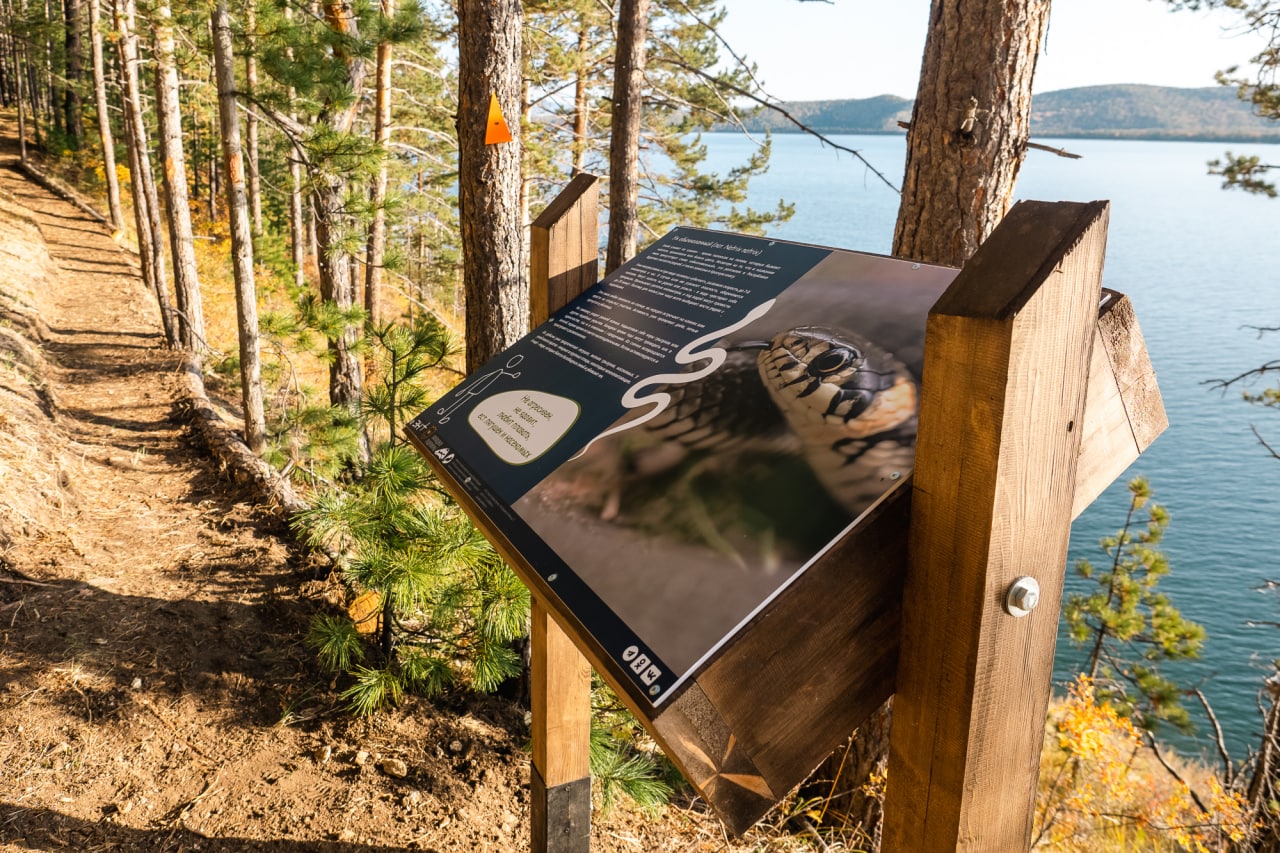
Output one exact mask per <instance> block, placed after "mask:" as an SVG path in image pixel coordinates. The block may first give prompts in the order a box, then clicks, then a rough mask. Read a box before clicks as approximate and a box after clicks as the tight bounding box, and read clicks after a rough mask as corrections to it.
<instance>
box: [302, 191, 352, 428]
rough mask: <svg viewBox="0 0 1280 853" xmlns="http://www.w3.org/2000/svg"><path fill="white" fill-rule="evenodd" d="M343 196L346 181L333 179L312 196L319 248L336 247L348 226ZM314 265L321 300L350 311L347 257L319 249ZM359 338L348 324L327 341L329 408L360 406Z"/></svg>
mask: <svg viewBox="0 0 1280 853" xmlns="http://www.w3.org/2000/svg"><path fill="white" fill-rule="evenodd" d="M345 193H346V183H345V181H341V180H336V181H332V182H331V183H330V184H329V186H327V187H325V188H323V189H321V190H317V191H316V192H315V193H313V194H312V196H311V206H312V208H313V209H314V211H315V221H316V240H317V242H318V243H319V245H320V246H321V247H324V246H333V245H336V244H337V243H338V241H339V240H340V239H341V233H342V231H343V230H344V226H345V225H346V224H347V223H346V218H347V213H346V199H345V198H344V196H345ZM316 262H317V265H318V266H319V269H320V296H321V298H322V299H324V300H325V301H327V302H332V303H333V304H334V306H335V307H336V308H337V309H338V310H339V311H349V310H350V309H351V308H353V307H354V306H355V305H356V304H357V303H356V285H355V280H354V278H353V276H352V274H351V263H350V255H347V254H345V253H336V254H335V253H334V252H329V251H325V250H324V249H323V248H321V250H320V252H319V254H318V255H317V256H316ZM358 335H359V329H358V328H357V327H356V326H354V325H347V326H346V327H345V328H344V329H343V330H342V332H341V333H340V335H339V336H338V337H337V339H335V340H332V341H330V342H329V351H330V358H331V360H330V362H329V402H330V403H331V404H332V405H335V406H345V407H348V408H354V407H355V406H357V405H359V403H360V395H361V391H362V387H363V380H362V377H361V372H360V360H359V359H358V358H356V356H355V352H354V349H355V344H356V341H357V338H358Z"/></svg>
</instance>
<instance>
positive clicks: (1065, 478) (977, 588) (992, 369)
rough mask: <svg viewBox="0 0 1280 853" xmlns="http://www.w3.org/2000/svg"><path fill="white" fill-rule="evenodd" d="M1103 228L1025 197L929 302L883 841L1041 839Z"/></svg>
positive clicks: (1084, 210) (1096, 217)
mask: <svg viewBox="0 0 1280 853" xmlns="http://www.w3.org/2000/svg"><path fill="white" fill-rule="evenodd" d="M1106 234H1107V204H1106V203H1105V202H1094V203H1091V204H1067V203H1058V204H1045V203H1037V202H1028V203H1023V204H1020V205H1018V206H1017V207H1015V208H1014V209H1013V210H1012V211H1011V212H1010V214H1009V215H1008V217H1007V218H1006V219H1005V220H1004V222H1003V223H1002V224H1001V225H1000V226H999V228H998V229H997V230H996V231H995V232H994V233H993V234H992V236H991V238H990V239H988V241H987V242H986V243H985V244H984V245H983V246H982V248H981V249H980V250H979V251H978V253H977V254H976V255H975V256H974V258H973V259H972V260H971V261H970V262H969V263H967V264H966V265H965V267H964V268H963V269H962V270H961V272H960V274H959V276H957V278H956V280H955V281H954V282H953V284H952V285H951V287H950V288H949V289H948V290H947V292H946V293H945V294H944V295H943V297H942V298H941V299H940V300H939V301H938V303H937V304H936V305H935V306H934V308H933V310H932V311H931V312H930V314H929V320H928V325H927V330H926V334H925V366H924V376H925V381H924V384H923V395H922V398H921V403H920V428H919V434H918V437H917V444H916V464H915V473H914V487H913V494H912V510H911V522H910V529H909V534H908V549H907V553H908V569H907V578H906V584H905V588H904V592H903V599H902V600H903V606H902V642H901V657H900V658H899V661H898V678H897V689H896V697H895V700H894V711H893V727H892V732H891V753H890V759H889V789H888V792H887V798H886V802H885V824H884V837H883V849H884V850H885V851H892V853H896V852H897V851H912V853H917V851H941V850H961V849H963V850H1008V851H1013V850H1025V849H1027V847H1028V846H1029V844H1030V837H1031V821H1032V814H1033V802H1034V797H1035V789H1036V780H1037V774H1038V770H1039V763H1040V749H1041V742H1042V741H1043V739H1044V719H1045V713H1046V711H1047V706H1048V701H1049V693H1050V681H1051V676H1052V669H1053V652H1054V643H1055V639H1056V634H1057V626H1058V611H1059V604H1060V599H1061V594H1062V582H1063V575H1064V571H1065V566H1066V559H1067V540H1068V537H1069V535H1070V530H1071V519H1072V517H1073V508H1074V506H1075V502H1076V501H1075V486H1076V476H1077V460H1078V458H1079V455H1080V450H1081V437H1082V435H1083V433H1084V428H1083V427H1084V417H1085V398H1086V391H1087V388H1088V385H1089V372H1090V362H1091V356H1092V347H1093V343H1094V337H1095V329H1096V325H1097V314H1098V304H1099V296H1100V287H1101V279H1102V265H1103V255H1104V250H1105V245H1106ZM1037 586H1038V589H1036V587H1037ZM1036 598H1038V601H1037V600H1036Z"/></svg>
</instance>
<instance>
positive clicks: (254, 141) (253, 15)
mask: <svg viewBox="0 0 1280 853" xmlns="http://www.w3.org/2000/svg"><path fill="white" fill-rule="evenodd" d="M244 19H245V20H244V28H245V41H246V42H247V46H248V50H246V51H245V55H244V85H245V91H246V92H248V94H249V97H250V98H252V97H253V95H254V93H256V92H257V91H258V60H257V58H256V57H255V56H254V53H253V52H254V49H255V47H254V44H255V42H256V40H257V24H258V10H257V9H256V8H255V7H254V0H248V2H246V3H245V4H244ZM244 131H245V133H244V142H245V158H246V160H245V166H246V167H247V168H246V169H245V172H246V174H247V175H248V191H249V222H250V224H251V225H252V227H253V236H255V237H261V236H262V173H261V171H260V169H259V161H258V112H257V109H256V108H255V107H253V106H250V108H249V109H248V110H246V111H245V121H244Z"/></svg>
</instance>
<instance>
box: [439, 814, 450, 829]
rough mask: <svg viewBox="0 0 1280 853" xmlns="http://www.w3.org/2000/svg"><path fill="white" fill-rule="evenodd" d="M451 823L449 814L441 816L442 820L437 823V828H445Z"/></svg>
mask: <svg viewBox="0 0 1280 853" xmlns="http://www.w3.org/2000/svg"><path fill="white" fill-rule="evenodd" d="M450 823H451V821H450V820H449V816H448V815H445V816H444V817H442V818H440V822H439V823H437V824H436V829H444V828H445V827H446V826H448V825H449V824H450Z"/></svg>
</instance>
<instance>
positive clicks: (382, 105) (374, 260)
mask: <svg viewBox="0 0 1280 853" xmlns="http://www.w3.org/2000/svg"><path fill="white" fill-rule="evenodd" d="M395 11H396V8H395V0H381V12H382V16H383V17H384V18H387V19H390V18H391V16H392V15H394V14H395ZM375 77H376V78H377V84H376V89H375V92H376V94H375V96H374V114H373V136H374V139H375V140H376V141H377V143H378V155H379V157H380V160H379V163H378V174H377V175H376V176H375V177H374V181H373V187H372V190H371V192H370V194H369V205H370V207H372V208H373V220H372V221H371V222H370V223H369V240H368V245H367V246H366V247H365V268H364V308H365V311H367V312H368V313H369V321H370V322H371V323H373V324H374V325H377V324H378V323H379V322H381V320H382V313H383V312H382V267H383V260H384V257H385V255H386V251H387V210H386V203H387V161H388V159H389V158H390V156H391V155H390V152H389V151H388V150H387V143H388V142H390V140H391V43H390V42H389V41H386V40H385V39H384V40H382V41H380V42H378V52H377V70H376V72H375Z"/></svg>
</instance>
